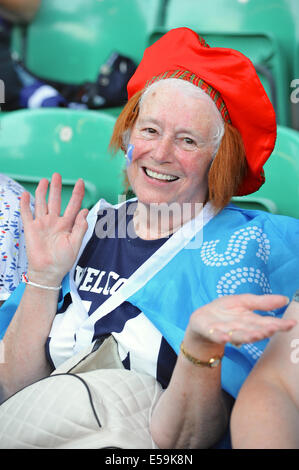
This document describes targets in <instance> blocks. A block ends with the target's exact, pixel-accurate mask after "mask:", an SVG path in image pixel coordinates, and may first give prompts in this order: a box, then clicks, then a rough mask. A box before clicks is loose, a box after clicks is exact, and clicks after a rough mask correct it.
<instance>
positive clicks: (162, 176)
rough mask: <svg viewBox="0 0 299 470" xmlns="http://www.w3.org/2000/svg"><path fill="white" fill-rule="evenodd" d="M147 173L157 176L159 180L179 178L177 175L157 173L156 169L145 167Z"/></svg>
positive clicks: (152, 176) (153, 176)
mask: <svg viewBox="0 0 299 470" xmlns="http://www.w3.org/2000/svg"><path fill="white" fill-rule="evenodd" d="M145 173H146V174H147V176H150V177H151V178H155V179H157V180H164V181H174V180H177V179H178V177H177V176H172V175H164V174H163V173H157V172H156V171H152V170H149V169H148V168H145Z"/></svg>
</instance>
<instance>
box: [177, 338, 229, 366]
mask: <svg viewBox="0 0 299 470" xmlns="http://www.w3.org/2000/svg"><path fill="white" fill-rule="evenodd" d="M180 349H181V351H182V353H183V355H184V356H185V357H186V358H187V359H188V360H189V361H190V362H192V364H194V365H196V366H200V367H210V368H213V367H218V366H219V364H220V362H221V359H222V357H223V354H222V356H213V357H211V358H210V359H209V360H208V361H207V362H205V361H201V360H200V359H197V358H196V357H194V356H192V355H191V354H189V353H188V352H187V351H186V349H185V348H184V346H183V341H182V342H181V348H180Z"/></svg>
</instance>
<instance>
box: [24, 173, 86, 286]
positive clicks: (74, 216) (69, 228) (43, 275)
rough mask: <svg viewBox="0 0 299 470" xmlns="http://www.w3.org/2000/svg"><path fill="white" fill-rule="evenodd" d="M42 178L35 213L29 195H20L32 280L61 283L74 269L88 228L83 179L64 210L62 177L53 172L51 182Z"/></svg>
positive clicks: (36, 197)
mask: <svg viewBox="0 0 299 470" xmlns="http://www.w3.org/2000/svg"><path fill="white" fill-rule="evenodd" d="M47 189H48V181H47V180H46V179H42V180H41V181H40V183H39V185H38V187H37V188H36V192H35V214H34V217H33V216H32V213H31V210H30V205H29V202H30V195H29V193H28V192H24V193H23V194H22V197H21V216H22V220H23V225H24V233H25V240H26V252H27V258H28V277H29V280H31V281H33V282H37V283H39V284H45V285H49V286H58V285H60V284H61V281H62V279H63V277H64V276H65V274H66V273H67V272H68V271H69V270H70V269H71V267H72V265H73V264H74V262H75V260H76V257H77V255H78V252H79V249H80V246H81V243H82V239H83V237H84V234H85V232H86V230H87V221H86V216H87V214H88V210H87V209H82V210H80V208H81V204H82V200H83V197H84V182H83V181H82V180H78V181H77V183H76V185H75V186H74V189H73V193H72V196H71V198H70V201H69V203H68V205H67V208H66V209H65V212H64V214H63V215H62V216H61V215H60V210H61V176H60V175H59V174H58V173H54V174H53V177H52V181H51V184H50V192H49V198H48V203H47V201H46V194H47Z"/></svg>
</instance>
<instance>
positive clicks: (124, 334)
mask: <svg viewBox="0 0 299 470" xmlns="http://www.w3.org/2000/svg"><path fill="white" fill-rule="evenodd" d="M133 205H135V203H132V202H130V203H126V204H125V205H124V206H125V208H126V210H125V211H124V208H123V209H122V214H120V210H119V209H115V208H110V209H109V210H107V209H105V211H102V212H101V213H99V215H98V224H96V228H95V230H94V232H93V235H92V237H91V238H90V240H89V242H88V243H87V245H86V247H85V249H84V251H83V253H82V255H81V257H80V258H79V260H78V264H77V266H76V269H75V283H76V286H77V289H78V293H79V296H80V298H81V300H82V302H83V304H84V306H85V309H86V310H87V312H88V315H89V316H91V315H92V314H93V312H94V311H95V310H96V309H97V308H98V307H99V306H100V305H101V304H102V303H103V302H105V301H106V300H107V298H108V297H110V296H111V295H112V294H113V293H114V292H116V291H117V290H118V289H119V288H120V287H121V286H122V285H123V284H124V283H125V282H126V280H127V279H128V278H129V277H130V276H131V274H133V272H134V271H136V269H137V268H138V267H139V266H141V265H142V264H143V263H144V262H145V261H146V260H147V259H148V258H149V257H150V256H151V255H152V254H153V253H154V252H155V251H156V250H157V249H158V248H160V246H161V245H162V244H163V243H164V242H165V241H166V240H167V238H162V239H157V240H143V239H141V238H139V237H137V235H136V234H135V232H134V229H133V221H132V219H133V215H132V214H133V209H134V207H133ZM123 223H125V224H126V227H124V226H123V225H122V224H123ZM108 225H109V227H108ZM121 225H122V226H121ZM124 228H126V230H125V231H124ZM127 229H129V230H127ZM112 232H113V233H112ZM128 232H129V233H128ZM108 234H109V236H107V235H108ZM72 308H73V306H72V300H71V296H70V294H68V295H67V296H66V297H65V299H64V303H63V305H62V307H61V308H60V309H59V310H58V312H57V315H56V317H58V316H60V315H63V314H65V313H66V312H67V311H69V309H72ZM68 313H70V312H68ZM109 334H113V336H114V337H115V339H116V340H117V342H118V349H119V354H120V358H121V360H122V363H123V365H124V367H125V368H126V369H133V370H137V371H139V372H145V373H150V374H151V375H153V376H154V377H155V378H156V379H157V380H158V381H159V382H160V384H161V385H162V387H163V388H166V387H167V385H168V383H169V380H170V377H171V374H172V371H173V368H174V366H175V363H176V359H177V356H176V353H175V352H174V351H173V349H172V348H171V347H170V346H169V344H168V343H167V341H166V340H165V338H164V337H163V336H162V335H161V333H160V332H159V331H158V330H157V329H156V327H155V326H154V325H153V324H152V323H151V322H150V321H149V320H148V319H147V318H146V317H145V315H144V314H143V313H142V312H141V311H140V310H139V309H138V308H137V307H135V306H133V305H132V304H130V303H129V302H123V303H122V304H121V305H120V306H119V307H117V308H116V309H115V310H113V311H112V312H111V313H109V314H107V315H105V316H104V317H102V318H100V319H99V320H97V321H96V322H95V323H94V337H93V340H95V339H97V338H100V337H102V336H106V335H109ZM50 341H51V338H50ZM54 347H55V346H54ZM47 350H48V357H49V360H50V361H51V354H50V350H49V348H48V349H47ZM51 362H52V361H51Z"/></svg>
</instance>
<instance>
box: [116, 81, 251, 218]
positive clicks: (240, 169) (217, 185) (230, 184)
mask: <svg viewBox="0 0 299 470" xmlns="http://www.w3.org/2000/svg"><path fill="white" fill-rule="evenodd" d="M142 93H143V90H141V91H138V92H137V93H136V94H135V95H134V96H132V98H131V99H130V100H129V101H128V102H127V104H126V105H125V107H124V108H123V110H122V112H121V114H120V115H119V117H118V119H117V121H116V123H115V126H114V130H113V134H112V137H111V140H110V145H109V147H110V149H111V150H112V151H113V152H117V151H118V150H119V149H121V150H123V151H124V152H125V151H126V146H127V143H128V142H125V140H126V138H125V136H126V135H128V134H130V131H131V129H132V128H133V126H134V124H135V122H136V119H137V117H138V114H139V102H140V98H141V96H142ZM246 172H247V161H246V157H245V148H244V144H243V140H242V137H241V134H240V132H239V131H238V130H237V129H236V128H235V127H234V126H233V125H231V124H228V123H226V122H225V123H224V135H223V137H222V140H221V143H220V145H219V148H218V151H217V153H216V155H215V158H214V160H213V162H212V164H211V168H210V170H209V174H208V188H209V189H208V197H207V200H209V201H210V202H211V203H212V204H213V206H214V207H215V208H216V209H223V208H224V207H225V206H226V205H227V204H228V203H229V202H230V200H231V198H232V197H233V196H234V195H237V194H238V188H239V186H240V185H241V183H242V181H243V179H244V177H245V176H246ZM125 183H126V189H127V190H128V188H129V181H128V178H127V176H126V175H125Z"/></svg>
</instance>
